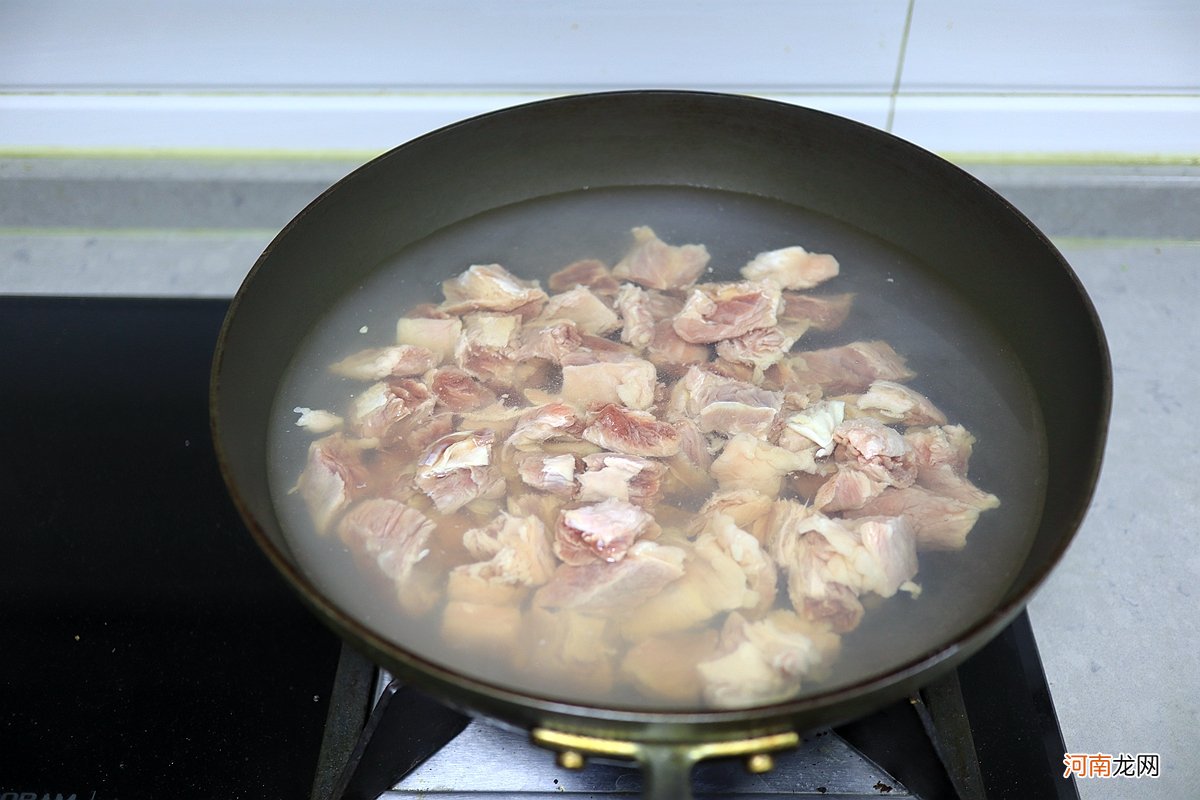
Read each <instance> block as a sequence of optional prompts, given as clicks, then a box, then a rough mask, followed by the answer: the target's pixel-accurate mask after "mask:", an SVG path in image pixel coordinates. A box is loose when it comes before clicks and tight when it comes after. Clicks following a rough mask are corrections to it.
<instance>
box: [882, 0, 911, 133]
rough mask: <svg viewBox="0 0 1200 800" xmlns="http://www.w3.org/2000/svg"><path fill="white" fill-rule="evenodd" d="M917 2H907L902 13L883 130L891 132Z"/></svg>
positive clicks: (909, 0)
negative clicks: (902, 26) (894, 69)
mask: <svg viewBox="0 0 1200 800" xmlns="http://www.w3.org/2000/svg"><path fill="white" fill-rule="evenodd" d="M916 4H917V0H908V10H907V11H905V12H904V32H903V33H902V34H901V35H900V52H899V54H897V57H896V77H895V79H893V80H892V91H891V94H889V95H888V112H887V122H886V123H884V126H883V129H884V130H885V131H887V132H888V133H891V132H892V123H893V122H894V121H895V120H896V97H897V96H898V95H899V94H900V80H901V78H903V77H904V56H905V54H906V53H907V52H908V32H909V31H910V30H911V29H912V18H913V8H914V7H915V6H916Z"/></svg>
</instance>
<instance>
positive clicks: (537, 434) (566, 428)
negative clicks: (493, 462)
mask: <svg viewBox="0 0 1200 800" xmlns="http://www.w3.org/2000/svg"><path fill="white" fill-rule="evenodd" d="M520 414H521V416H520V417H519V419H518V420H517V423H516V425H515V426H514V427H513V431H512V435H511V436H509V437H508V441H507V442H505V446H506V447H515V448H516V449H518V450H526V451H529V450H541V449H542V447H541V446H542V443H543V442H547V441H550V440H552V439H557V438H560V437H568V438H576V437H578V436H579V435H580V434H581V433H583V428H584V425H583V422H582V421H581V420H580V419H579V417H578V416H577V415H576V413H575V409H574V408H573V407H571V406H569V405H567V404H566V403H547V404H546V405H544V406H538V407H536V408H531V409H529V410H527V411H522V412H520Z"/></svg>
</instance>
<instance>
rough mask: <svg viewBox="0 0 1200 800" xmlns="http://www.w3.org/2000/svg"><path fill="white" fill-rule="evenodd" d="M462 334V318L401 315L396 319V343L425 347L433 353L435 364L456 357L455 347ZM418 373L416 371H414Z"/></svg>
mask: <svg viewBox="0 0 1200 800" xmlns="http://www.w3.org/2000/svg"><path fill="white" fill-rule="evenodd" d="M461 335H462V320H460V319H458V318H457V317H448V318H447V319H422V318H414V317H401V318H400V319H399V320H397V321H396V343H397V344H407V345H414V346H416V347H423V348H425V349H426V350H428V351H429V352H430V353H432V354H433V359H434V363H435V364H441V363H442V362H443V361H446V360H447V359H450V358H453V357H454V347H455V345H457V344H458V337H459V336H461ZM414 374H416V373H414Z"/></svg>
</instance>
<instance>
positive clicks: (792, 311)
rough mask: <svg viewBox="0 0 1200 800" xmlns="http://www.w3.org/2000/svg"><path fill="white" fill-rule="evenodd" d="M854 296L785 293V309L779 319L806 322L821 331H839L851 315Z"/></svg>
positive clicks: (849, 294)
mask: <svg viewBox="0 0 1200 800" xmlns="http://www.w3.org/2000/svg"><path fill="white" fill-rule="evenodd" d="M853 303H854V295H853V294H851V293H847V294H829V295H814V294H798V293H796V292H784V293H783V309H782V310H781V311H780V312H779V318H780V319H781V320H786V321H788V322H796V321H804V322H807V323H808V324H809V325H811V326H812V327H813V328H815V329H816V330H819V331H832V330H837V329H838V328H840V327H841V326H842V323H843V322H845V321H846V317H848V316H849V315H850V306H851V305H852V304H853Z"/></svg>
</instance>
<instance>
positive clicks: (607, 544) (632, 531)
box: [554, 497, 661, 566]
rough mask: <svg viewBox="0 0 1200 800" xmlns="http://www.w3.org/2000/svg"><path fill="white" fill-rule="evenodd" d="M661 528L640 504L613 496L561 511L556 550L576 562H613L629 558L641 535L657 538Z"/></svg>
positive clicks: (571, 562) (555, 531)
mask: <svg viewBox="0 0 1200 800" xmlns="http://www.w3.org/2000/svg"><path fill="white" fill-rule="evenodd" d="M660 532H661V528H659V526H658V523H657V522H655V521H654V517H653V516H651V515H650V514H649V513H647V512H646V511H645V510H644V509H642V508H641V507H640V506H635V505H633V504H632V503H628V502H626V501H624V500H618V499H616V498H612V497H610V498H609V499H607V500H604V501H602V502H599V503H594V504H591V505H585V506H580V507H579V508H572V509H567V510H564V511H562V512H561V513H560V514H559V517H558V524H557V525H555V528H554V554H555V555H556V556H558V557H559V558H560V559H561V560H562V561H563V562H564V563H566V564H570V565H572V566H583V565H585V564H591V563H594V562H597V561H601V562H608V563H613V562H617V561H620V560H621V559H623V558H625V554H626V553H628V552H629V549H630V548H631V547H633V545H634V543H635V542H637V541H638V540H639V539H643V538H645V539H654V538H657V537H658V535H659V533H660Z"/></svg>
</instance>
